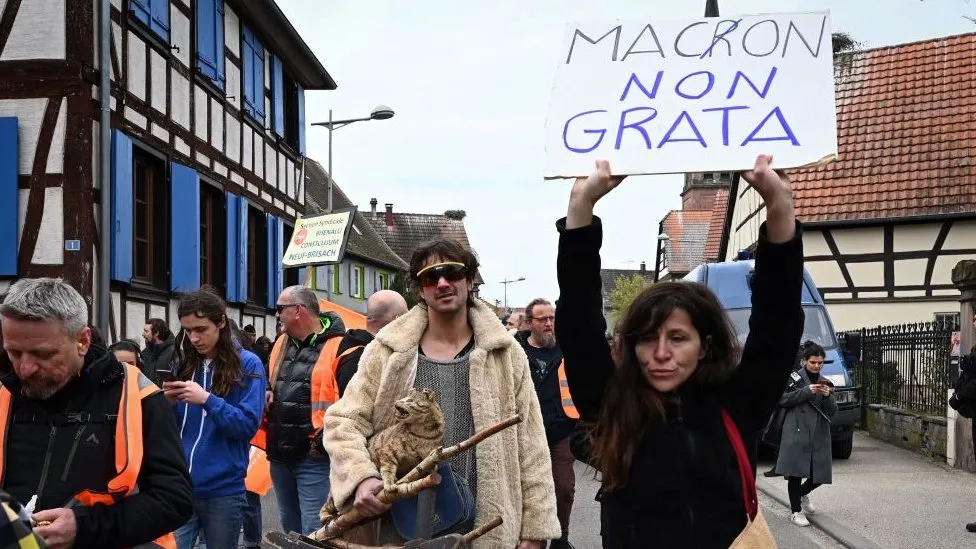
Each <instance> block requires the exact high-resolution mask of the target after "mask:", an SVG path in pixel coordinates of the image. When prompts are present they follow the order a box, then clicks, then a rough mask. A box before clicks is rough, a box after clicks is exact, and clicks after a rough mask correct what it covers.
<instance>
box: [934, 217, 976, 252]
mask: <svg viewBox="0 0 976 549" xmlns="http://www.w3.org/2000/svg"><path fill="white" fill-rule="evenodd" d="M973 248H976V221H957V222H956V223H953V224H952V228H951V229H949V235H948V236H947V237H946V241H945V243H944V244H943V245H942V249H943V250H962V249H970V250H971V249H973ZM969 259H973V258H969Z"/></svg>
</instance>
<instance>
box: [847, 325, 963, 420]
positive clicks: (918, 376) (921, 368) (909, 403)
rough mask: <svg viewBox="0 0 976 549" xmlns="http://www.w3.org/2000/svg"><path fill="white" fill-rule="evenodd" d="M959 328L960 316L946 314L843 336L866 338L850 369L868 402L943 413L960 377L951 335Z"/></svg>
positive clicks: (863, 339)
mask: <svg viewBox="0 0 976 549" xmlns="http://www.w3.org/2000/svg"><path fill="white" fill-rule="evenodd" d="M958 329H959V326H958V322H956V321H954V320H946V321H938V322H919V323H916V324H901V325H896V326H878V327H876V328H863V329H861V330H857V331H853V332H845V333H840V334H838V336H839V338H840V339H841V341H843V342H845V343H848V344H850V343H854V342H855V341H857V340H859V341H860V353H859V356H857V355H856V356H855V360H854V363H853V365H852V367H851V371H850V373H851V377H852V378H853V381H854V383H855V384H856V385H860V386H861V387H862V388H863V395H864V402H865V404H881V405H885V406H892V407H895V408H901V409H904V410H909V411H913V412H917V413H922V414H931V415H937V416H941V415H945V413H946V394H947V392H948V390H949V389H950V388H951V387H952V383H953V379H954V372H953V367H952V365H953V362H952V344H951V340H952V333H953V332H954V331H957V330H958ZM854 346H855V347H856V345H854ZM848 348H850V346H848ZM852 350H855V351H856V349H852Z"/></svg>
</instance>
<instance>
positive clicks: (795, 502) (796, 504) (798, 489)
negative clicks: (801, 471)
mask: <svg viewBox="0 0 976 549" xmlns="http://www.w3.org/2000/svg"><path fill="white" fill-rule="evenodd" d="M801 480H803V479H801V478H800V477H786V482H787V485H786V487H787V490H788V491H789V493H790V510H791V511H792V512H794V513H799V512H800V510H801V507H800V498H801V497H803V496H805V495H807V494H809V493H810V492H812V491H814V490H816V489H817V487H818V486H820V485H819V484H814V482H813V479H809V478H808V479H807V481H806V482H804V483H803V484H800V481H801Z"/></svg>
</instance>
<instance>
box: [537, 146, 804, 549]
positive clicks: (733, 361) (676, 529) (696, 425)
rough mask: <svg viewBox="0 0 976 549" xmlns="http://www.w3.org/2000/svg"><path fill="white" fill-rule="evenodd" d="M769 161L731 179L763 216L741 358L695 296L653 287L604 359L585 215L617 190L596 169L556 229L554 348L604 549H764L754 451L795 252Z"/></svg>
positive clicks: (796, 299) (785, 356)
mask: <svg viewBox="0 0 976 549" xmlns="http://www.w3.org/2000/svg"><path fill="white" fill-rule="evenodd" d="M771 162H772V158H771V157H768V156H764V155H762V156H759V157H758V158H757V159H756V163H755V167H754V168H753V169H752V170H750V171H747V172H745V173H743V174H742V178H743V179H745V180H746V181H747V182H748V183H749V184H750V185H752V187H753V188H755V189H756V191H758V193H759V194H760V196H762V198H763V201H764V203H765V205H766V212H767V215H766V222H765V223H763V225H762V226H761V227H760V232H759V246H758V249H757V251H756V265H755V271H754V274H753V276H752V277H751V281H750V282H751V284H752V288H753V294H752V301H753V303H752V304H753V308H752V316H751V318H750V319H749V326H750V332H749V336H748V338H747V339H746V341H745V345H744V347H742V348H741V349H740V346H739V344H738V340H737V338H736V334H735V332H734V329H733V328H732V326H731V324H730V323H729V321H728V319H727V318H726V316H725V312H724V311H723V310H722V307H721V305H720V304H719V302H718V300H717V299H716V297H715V296H714V295H713V294H712V293H711V292H710V291H709V290H708V289H707V288H705V287H704V286H702V285H699V284H694V283H685V282H659V283H657V284H654V285H653V286H651V287H649V288H647V289H645V290H644V291H643V292H642V293H641V294H640V295H639V296H638V297H637V298H636V299H635V300H634V301H633V303H632V304H631V305H630V306H629V307H628V309H627V310H626V311H625V312H624V314H623V316H622V318H621V319H620V321H619V322H618V324H617V333H618V339H617V349H615V353H611V349H610V344H609V343H608V341H607V339H606V337H605V335H604V334H605V333H606V323H605V321H604V319H603V315H602V314H601V302H602V297H601V291H600V286H601V285H600V246H601V241H602V237H603V235H602V226H601V223H600V219H599V218H597V217H596V216H594V215H593V208H594V206H595V205H596V203H597V201H599V200H600V199H601V198H602V197H603V196H604V195H606V194H607V193H609V192H610V191H612V190H613V189H614V188H616V187H617V185H619V184H620V182H621V181H622V180H623V178H622V177H614V176H612V175H611V172H610V166H609V165H608V163H607V162H606V161H598V162H597V169H596V171H594V172H593V173H592V174H591V175H590V176H589V177H585V178H579V179H577V181H576V183H575V184H574V185H573V189H572V192H571V195H570V200H569V211H568V215H567V216H566V218H565V219H563V220H560V221H558V222H557V224H556V226H557V229H558V230H559V233H560V237H559V257H558V262H557V274H558V279H559V289H560V297H559V304H558V307H557V309H556V315H557V317H558V318H557V319H556V336H557V338H558V341H559V344H560V346H561V347H562V350H563V354H564V356H565V361H566V362H565V368H566V375H567V378H568V382H569V388H570V392H571V393H572V395H573V401H574V403H575V404H576V408H577V410H578V411H579V413H580V417H581V420H582V421H583V422H584V424H587V425H588V429H589V430H588V435H589V438H588V442H589V444H588V446H589V448H588V454H589V455H588V456H586V457H587V458H588V459H587V461H588V462H589V463H591V464H592V465H593V466H594V467H596V468H597V469H598V470H599V471H600V473H601V477H602V489H601V497H600V500H601V503H602V510H601V519H602V525H603V530H602V535H603V546H604V547H605V548H606V549H618V548H638V547H640V548H644V549H646V548H650V547H668V548H671V547H694V548H696V549H712V548H714V549H718V548H722V549H725V548H728V547H740V546H741V547H775V541H774V540H773V539H772V536H771V535H770V533H769V529H768V527H767V526H766V524H765V522H764V521H763V519H762V516H761V515H760V514H759V513H758V502H757V500H756V495H755V476H754V475H755V447H756V441H757V440H758V436H759V433H760V431H761V429H762V428H763V425H764V423H765V422H766V420H767V419H768V418H769V415H770V413H771V412H772V411H773V409H774V407H775V406H776V403H777V401H778V400H779V397H780V395H781V394H782V391H783V387H784V386H786V379H787V377H789V375H790V373H791V372H792V371H793V368H794V366H795V358H796V346H797V343H798V341H799V339H800V334H801V332H802V328H803V312H802V310H801V309H800V288H801V284H802V276H803V246H802V236H801V229H800V225H799V223H797V221H796V220H795V218H794V215H793V195H792V189H791V187H790V183H789V180H788V179H787V177H786V175H785V174H784V173H782V172H777V171H774V170H773V169H772V167H771ZM614 354H617V356H618V359H619V360H618V365H617V366H615V364H614V360H613V358H612V356H613V355H614ZM737 540H738V541H737ZM734 544H735V545H734Z"/></svg>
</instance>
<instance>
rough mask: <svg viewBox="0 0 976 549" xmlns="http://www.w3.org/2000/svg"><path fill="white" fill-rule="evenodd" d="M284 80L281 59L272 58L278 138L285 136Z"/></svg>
mask: <svg viewBox="0 0 976 549" xmlns="http://www.w3.org/2000/svg"><path fill="white" fill-rule="evenodd" d="M284 87H285V84H284V78H283V75H282V72H281V59H278V56H277V55H272V56H271V108H272V109H273V112H274V116H273V118H274V132H275V133H276V134H277V135H278V137H284V136H285V97H284V91H285V90H284V89H282V88H284Z"/></svg>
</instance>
